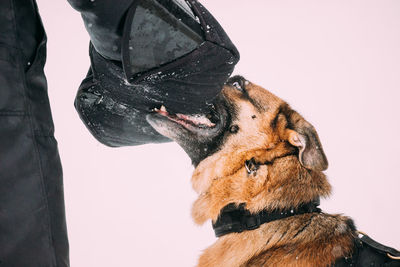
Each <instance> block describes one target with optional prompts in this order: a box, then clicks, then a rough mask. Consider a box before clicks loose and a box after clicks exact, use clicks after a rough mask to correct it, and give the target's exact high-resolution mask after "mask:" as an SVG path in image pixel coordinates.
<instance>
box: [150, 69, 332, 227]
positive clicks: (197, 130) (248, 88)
mask: <svg viewBox="0 0 400 267" xmlns="http://www.w3.org/2000/svg"><path fill="white" fill-rule="evenodd" d="M147 120H148V121H149V123H150V124H151V125H152V126H153V127H154V128H155V129H156V130H157V131H158V132H160V133H161V134H163V135H165V136H167V137H169V138H171V139H173V140H174V141H176V142H177V143H178V144H180V145H181V146H182V147H183V149H184V150H185V151H186V152H187V154H188V155H189V156H190V157H191V159H192V161H193V164H194V165H195V166H196V169H195V170H194V173H193V176H192V184H193V188H194V190H195V191H196V192H197V193H199V199H198V200H197V201H196V202H195V204H194V206H193V210H192V212H193V214H192V215H193V218H194V220H195V222H197V223H199V224H201V223H203V222H205V221H206V220H207V219H213V220H215V219H216V218H217V217H218V214H219V212H220V210H221V209H222V208H223V207H224V206H226V205H228V204H230V203H235V204H242V203H245V204H246V208H247V209H248V210H250V211H252V212H257V211H260V210H263V209H283V208H288V207H296V206H298V205H299V204H301V203H306V202H310V201H312V200H315V199H316V198H318V197H320V196H327V195H329V193H330V185H329V183H328V182H327V180H326V177H325V175H324V174H323V173H322V172H321V171H323V170H325V169H326V168H327V167H328V162H327V159H326V157H325V154H324V152H323V149H322V146H321V143H320V141H319V138H318V135H317V133H316V131H315V129H314V127H313V126H312V125H311V124H310V123H308V122H307V121H306V120H304V119H303V117H302V116H300V115H299V114H298V113H297V112H296V111H294V110H292V109H291V108H290V106H289V105H288V104H287V103H286V102H284V101H283V100H281V99H280V98H278V97H277V96H275V95H273V94H272V93H270V92H269V91H267V90H265V89H263V88H261V87H260V86H257V85H255V84H253V83H250V82H248V81H246V80H245V79H244V78H242V77H240V76H235V77H233V78H231V79H230V80H229V81H228V82H227V83H226V85H225V86H224V88H223V90H222V93H221V95H220V96H219V97H218V99H217V100H216V101H215V105H214V108H213V110H212V113H211V114H209V115H208V116H188V115H182V114H175V115H171V114H169V113H168V111H167V110H166V109H165V108H162V109H160V110H156V112H154V113H153V114H151V115H148V117H147ZM249 163H250V164H249ZM251 165H253V166H251ZM253 167H254V168H255V169H254V170H252V169H251V168H253ZM253 171H254V172H253Z"/></svg>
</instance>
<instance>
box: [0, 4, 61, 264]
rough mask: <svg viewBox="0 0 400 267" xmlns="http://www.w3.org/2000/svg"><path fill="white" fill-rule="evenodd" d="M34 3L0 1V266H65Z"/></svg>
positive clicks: (41, 36)
mask: <svg viewBox="0 0 400 267" xmlns="http://www.w3.org/2000/svg"><path fill="white" fill-rule="evenodd" d="M45 60H46V35H45V32H44V29H43V27H42V24H41V22H40V17H39V15H38V12H37V7H36V3H35V1H34V0H1V1H0V266H1V267H3V266H6V267H30V266H33V267H48V266H58V267H64V266H69V259H68V239H67V231H66V224H65V209H64V198H63V182H62V169H61V163H60V158H59V154H58V149H57V142H56V140H55V138H54V126H53V121H52V117H51V112H50V105H49V101H48V96H47V83H46V78H45V75H44V73H43V67H44V64H45Z"/></svg>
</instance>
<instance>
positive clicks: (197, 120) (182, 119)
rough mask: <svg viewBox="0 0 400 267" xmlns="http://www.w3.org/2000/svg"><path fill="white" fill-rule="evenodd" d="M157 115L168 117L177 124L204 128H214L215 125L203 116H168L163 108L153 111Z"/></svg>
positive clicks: (178, 114)
mask: <svg viewBox="0 0 400 267" xmlns="http://www.w3.org/2000/svg"><path fill="white" fill-rule="evenodd" d="M154 110H155V111H156V112H157V113H158V114H161V115H163V116H165V117H168V118H170V119H172V120H174V121H176V122H178V123H181V124H182V123H184V124H186V123H188V122H190V123H192V124H194V125H197V126H201V125H202V126H206V127H210V128H211V127H214V126H215V123H213V122H211V121H210V120H209V119H208V118H207V117H206V116H205V115H200V114H195V115H187V114H180V113H177V114H175V115H171V114H169V112H168V111H167V109H166V108H165V106H161V108H160V109H154Z"/></svg>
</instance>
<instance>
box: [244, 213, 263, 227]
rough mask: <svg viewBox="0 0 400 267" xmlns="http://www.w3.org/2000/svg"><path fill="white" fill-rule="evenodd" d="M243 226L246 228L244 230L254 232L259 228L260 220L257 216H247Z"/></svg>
mask: <svg viewBox="0 0 400 267" xmlns="http://www.w3.org/2000/svg"><path fill="white" fill-rule="evenodd" d="M243 221H244V223H243V225H244V226H245V227H246V230H254V229H257V228H259V227H260V225H261V220H260V216H258V215H249V216H245V217H244V220H243Z"/></svg>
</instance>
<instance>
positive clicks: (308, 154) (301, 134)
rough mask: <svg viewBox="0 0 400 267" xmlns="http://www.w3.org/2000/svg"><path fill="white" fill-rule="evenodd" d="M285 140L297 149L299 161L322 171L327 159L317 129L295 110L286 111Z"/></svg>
mask: <svg viewBox="0 0 400 267" xmlns="http://www.w3.org/2000/svg"><path fill="white" fill-rule="evenodd" d="M285 115H286V119H287V123H288V124H287V128H286V134H285V135H286V140H287V141H288V142H289V143H290V144H291V145H293V146H295V147H297V148H298V150H299V161H300V163H301V164H302V165H303V166H304V167H306V168H307V169H310V170H315V171H324V170H326V169H327V168H328V160H327V158H326V156H325V153H324V150H323V149H322V145H321V142H320V140H319V137H318V134H317V131H316V130H315V128H314V127H313V126H312V125H311V124H310V123H309V122H307V121H306V120H305V119H304V118H303V117H302V116H301V115H300V114H298V113H297V112H296V111H293V110H290V112H288V113H286V114H285Z"/></svg>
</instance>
